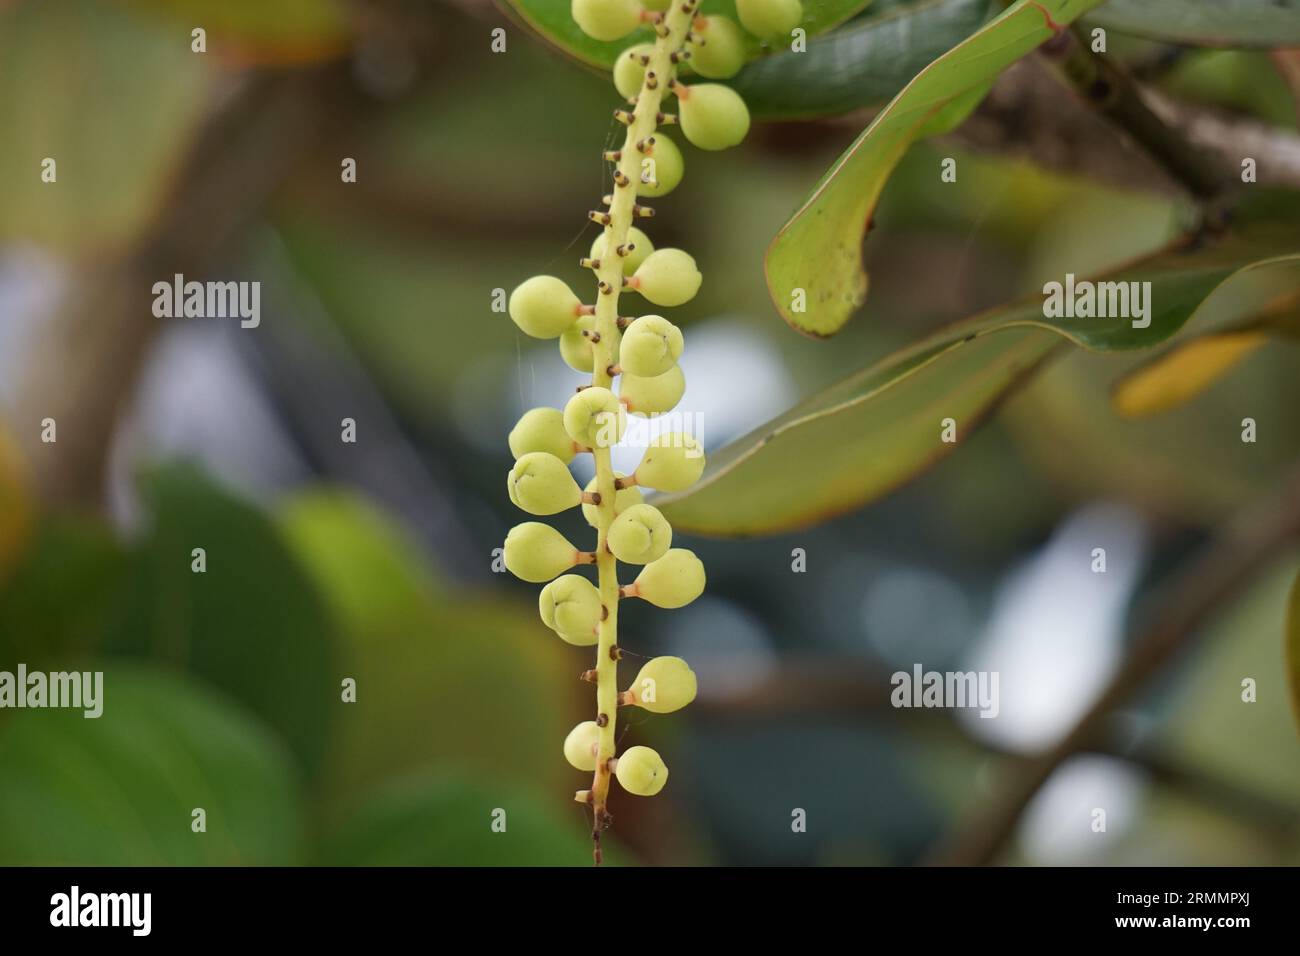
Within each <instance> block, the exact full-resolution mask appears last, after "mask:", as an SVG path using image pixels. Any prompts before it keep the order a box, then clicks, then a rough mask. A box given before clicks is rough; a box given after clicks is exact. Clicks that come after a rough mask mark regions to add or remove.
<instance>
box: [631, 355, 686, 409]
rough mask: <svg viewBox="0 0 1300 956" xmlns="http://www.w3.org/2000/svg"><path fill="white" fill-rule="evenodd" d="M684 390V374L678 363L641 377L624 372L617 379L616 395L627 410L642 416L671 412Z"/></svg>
mask: <svg viewBox="0 0 1300 956" xmlns="http://www.w3.org/2000/svg"><path fill="white" fill-rule="evenodd" d="M685 391H686V376H685V375H684V374H683V373H682V367H681V366H680V365H674V366H673V367H672V368H670V369H669V370H668V371H666V372H664V374H662V375H655V376H653V377H651V378H643V377H642V376H640V375H632V374H630V373H628V372H624V373H623V374H622V375H620V376H619V380H618V397H619V398H621V399H622V400H623V402H624V403H625V404H626V405H627V410H628V411H629V412H631V413H632V414H633V415H639V416H641V417H642V418H644V417H646V416H649V415H662V414H663V413H664V412H671V411H672V410H673V409H674V408H676V407H677V403H678V402H680V401H681V400H682V395H683V394H684V393H685Z"/></svg>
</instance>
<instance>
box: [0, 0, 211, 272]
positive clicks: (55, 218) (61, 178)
mask: <svg viewBox="0 0 1300 956" xmlns="http://www.w3.org/2000/svg"><path fill="white" fill-rule="evenodd" d="M208 75H209V74H208V70H207V68H206V66H205V63H204V58H203V57H201V56H196V55H194V54H192V53H190V47H189V39H188V34H187V33H183V32H179V31H174V32H169V31H167V30H166V29H162V28H160V26H159V24H157V23H154V22H148V21H144V20H141V18H139V17H137V16H124V15H123V13H122V11H121V10H114V9H112V8H110V7H106V6H105V5H104V4H103V3H97V2H94V0H61V2H58V3H53V2H38V3H19V4H18V5H16V6H0V129H3V130H4V147H3V148H2V149H0V182H3V183H4V184H5V186H4V201H3V202H0V241H9V240H14V239H22V240H28V241H35V242H40V243H43V244H46V245H49V246H52V247H55V248H56V249H58V250H59V251H62V252H67V253H72V254H81V253H86V252H90V251H94V252H100V251H103V250H104V247H106V246H109V247H112V246H119V245H121V244H124V243H126V242H129V241H130V240H131V238H132V237H133V236H134V235H135V234H136V233H137V232H138V231H139V230H140V228H141V227H142V226H143V225H144V224H145V223H146V222H147V221H148V220H149V219H150V217H151V216H152V215H153V214H154V213H155V212H156V211H157V204H158V202H159V201H160V200H161V198H162V196H163V194H164V192H165V190H166V189H167V187H168V185H169V184H170V180H171V173H172V171H173V168H174V166H175V164H176V163H177V161H178V159H179V156H180V154H181V152H182V150H183V149H184V147H185V145H186V143H187V142H188V140H189V138H190V135H191V133H192V131H193V129H194V127H195V124H196V122H197V121H198V119H199V118H200V115H201V112H202V109H203V105H204V102H205V99H206V96H205V94H206V91H207V80H208ZM46 159H52V160H54V162H55V164H56V166H55V171H56V172H57V180H56V181H55V182H44V181H42V173H43V166H42V164H43V163H44V161H45V160H46Z"/></svg>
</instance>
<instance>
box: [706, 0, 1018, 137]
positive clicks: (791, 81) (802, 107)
mask: <svg viewBox="0 0 1300 956" xmlns="http://www.w3.org/2000/svg"><path fill="white" fill-rule="evenodd" d="M1002 9H1003V7H1002V4H1001V3H1000V2H999V0H925V2H923V3H920V4H917V5H916V6H908V7H902V8H899V9H895V10H890V11H889V12H888V13H886V14H885V15H883V16H880V17H875V18H872V19H869V20H862V21H860V22H856V23H852V24H849V25H847V26H845V27H843V28H841V29H839V30H835V31H833V32H831V33H827V34H825V35H823V36H821V37H818V38H817V39H815V40H811V41H810V42H809V43H808V49H807V50H806V51H805V52H803V53H795V52H793V51H791V50H782V51H780V52H778V53H773V54H772V55H770V56H767V57H763V58H762V59H759V60H755V61H754V62H752V63H750V64H749V65H747V66H746V67H745V68H744V69H743V70H741V71H740V73H738V74H737V75H736V77H735V78H734V79H732V80H728V81H727V82H728V83H729V84H730V85H731V86H732V87H733V88H734V89H735V90H736V92H738V93H740V94H741V95H742V96H743V97H744V98H745V103H746V105H747V106H748V107H749V111H750V113H751V114H753V115H754V116H755V117H756V118H760V119H804V118H811V117H817V116H832V115H835V114H837V113H847V112H849V111H850V110H855V109H860V108H861V107H864V106H874V105H876V104H878V103H883V102H885V101H886V100H889V99H891V98H892V97H893V96H894V95H895V94H897V93H898V91H899V90H901V89H902V88H903V87H905V86H906V85H907V84H908V81H910V80H911V79H912V77H914V76H916V74H917V73H919V72H921V70H922V69H924V68H925V66H926V65H928V64H929V63H930V62H931V61H933V60H935V59H938V58H939V57H940V56H942V55H943V54H944V53H946V52H948V50H950V49H952V48H953V47H955V46H956V45H957V44H958V43H960V42H961V41H962V40H964V39H966V38H967V37H968V36H970V35H971V34H972V33H974V32H975V31H976V30H978V29H979V28H980V26H981V25H983V24H984V23H985V22H987V21H988V19H989V17H991V16H992V15H993V14H995V13H997V12H998V11H1000V10H1002Z"/></svg>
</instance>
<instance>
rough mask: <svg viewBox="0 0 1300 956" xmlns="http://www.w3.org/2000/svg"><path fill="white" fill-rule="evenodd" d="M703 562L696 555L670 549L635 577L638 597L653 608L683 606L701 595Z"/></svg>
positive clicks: (703, 582) (702, 591) (683, 549)
mask: <svg viewBox="0 0 1300 956" xmlns="http://www.w3.org/2000/svg"><path fill="white" fill-rule="evenodd" d="M704 584H705V576H704V563H703V562H702V561H700V559H699V558H697V557H696V556H695V552H693V551H687V550H686V549H685V548H671V549H669V551H668V553H667V554H665V555H664V556H663V557H662V558H660V559H659V560H658V561H653V562H651V563H650V564H647V565H646V566H645V567H644V568H642V569H641V573H640V574H638V575H637V576H636V585H637V596H638V597H640V598H641V599H642V600H644V601H649V602H650V603H651V604H653V605H654V606H655V607H662V608H669V609H672V608H679V607H685V606H686V605H688V604H690V603H691V602H692V601H694V600H695V599H696V598H697V597H699V596H700V595H701V594H703V593H704Z"/></svg>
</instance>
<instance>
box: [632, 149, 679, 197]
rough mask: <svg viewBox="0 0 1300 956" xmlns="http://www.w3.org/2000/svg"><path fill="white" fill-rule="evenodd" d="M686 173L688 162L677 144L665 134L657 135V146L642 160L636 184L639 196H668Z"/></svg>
mask: <svg viewBox="0 0 1300 956" xmlns="http://www.w3.org/2000/svg"><path fill="white" fill-rule="evenodd" d="M685 171H686V161H685V160H684V159H682V151H681V150H680V149H678V148H677V144H676V143H674V142H673V141H672V140H671V139H669V138H668V137H667V136H665V135H664V134H663V133H655V144H654V145H653V146H651V147H650V148H649V151H648V152H647V153H646V155H645V157H644V158H643V159H642V160H641V174H640V178H639V179H638V181H637V184H636V191H637V195H639V196H650V197H651V198H654V197H656V196H667V195H668V194H669V193H670V192H672V191H673V190H674V189H676V188H677V186H678V184H679V183H680V182H681V181H682V174H683V173H684V172H685Z"/></svg>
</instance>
